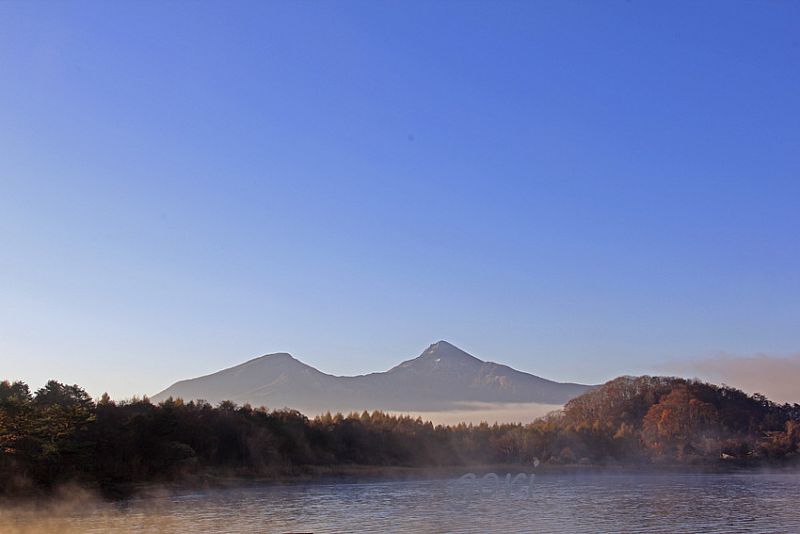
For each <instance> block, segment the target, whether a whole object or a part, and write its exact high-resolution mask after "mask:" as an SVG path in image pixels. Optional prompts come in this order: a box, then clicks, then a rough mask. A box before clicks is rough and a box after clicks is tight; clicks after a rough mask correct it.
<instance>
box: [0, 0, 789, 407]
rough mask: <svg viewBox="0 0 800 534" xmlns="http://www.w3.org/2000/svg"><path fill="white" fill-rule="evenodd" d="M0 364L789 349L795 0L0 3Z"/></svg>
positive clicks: (103, 386) (70, 373)
mask: <svg viewBox="0 0 800 534" xmlns="http://www.w3.org/2000/svg"><path fill="white" fill-rule="evenodd" d="M0 247H1V248H0V371H1V372H0V375H2V377H7V378H17V379H23V380H26V381H28V382H30V383H31V385H32V386H34V387H39V386H41V385H42V384H43V382H44V381H45V380H47V379H48V378H57V379H60V380H62V381H66V382H69V383H79V384H81V385H83V386H85V387H87V389H88V390H89V391H90V393H93V394H95V395H96V394H99V393H100V392H102V391H104V390H107V391H109V392H110V393H111V394H112V396H114V397H116V398H120V397H126V396H129V395H131V394H133V393H139V394H141V393H149V394H152V393H155V392H157V391H159V390H160V389H162V388H163V387H165V386H167V385H169V384H170V383H172V382H173V381H175V380H177V379H181V378H187V377H191V376H196V375H199V374H205V373H208V372H211V371H215V370H218V369H220V368H223V367H227V366H230V365H233V364H236V363H239V362H241V361H244V360H246V359H249V358H251V357H254V356H257V355H260V354H264V353H269V352H277V351H288V352H291V353H292V354H294V355H295V356H296V357H298V358H300V359H301V360H303V361H305V362H307V363H309V364H311V365H314V366H316V367H318V368H319V369H321V370H323V371H326V372H331V373H334V374H357V373H365V372H371V371H379V370H385V369H388V368H389V367H391V366H392V365H394V364H396V363H398V362H399V361H400V360H402V359H407V358H410V357H413V356H416V355H417V354H419V353H420V352H421V351H422V350H424V349H425V348H426V347H427V346H428V345H429V344H430V343H432V342H434V341H436V340H439V339H446V340H448V341H450V342H452V343H454V344H456V345H458V346H460V347H462V348H464V349H465V350H468V351H469V352H471V353H473V354H475V355H476V356H479V357H482V358H484V359H492V360H495V361H500V362H503V363H507V364H509V365H511V366H513V367H516V368H518V369H521V370H525V371H529V372H533V373H536V374H539V375H542V376H545V377H549V378H554V379H559V380H574V381H584V382H590V383H597V382H600V381H603V380H606V379H609V378H612V377H614V376H616V375H619V374H627V373H642V372H655V371H656V370H658V369H663V366H664V365H665V364H667V365H668V364H669V362H671V361H676V362H677V361H681V362H684V363H685V362H686V361H687V360H691V359H693V358H706V357H710V356H713V355H715V354H721V353H725V354H740V355H750V354H754V353H767V354H777V355H781V354H788V353H792V352H797V351H798V350H800V3H798V2H790V1H785V2H780V1H763V2H730V1H724V2H663V3H661V4H660V5H655V3H653V2H644V1H634V2H613V1H607V2H589V1H586V2H438V3H433V2H410V3H405V2H404V3H395V2H281V3H278V2H253V3H247V2H152V3H150V2H91V3H81V2H55V1H53V2H22V1H20V2H14V1H11V2H8V1H6V2H2V3H0Z"/></svg>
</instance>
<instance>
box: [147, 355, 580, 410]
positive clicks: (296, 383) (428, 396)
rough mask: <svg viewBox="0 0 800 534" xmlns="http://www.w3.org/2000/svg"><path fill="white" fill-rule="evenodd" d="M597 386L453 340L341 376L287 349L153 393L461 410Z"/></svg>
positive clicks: (276, 403)
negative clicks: (545, 374)
mask: <svg viewBox="0 0 800 534" xmlns="http://www.w3.org/2000/svg"><path fill="white" fill-rule="evenodd" d="M589 388H590V386H585V385H581V384H571V383H559V382H553V381H551V380H547V379H544V378H540V377H538V376H535V375H532V374H529V373H524V372H522V371H517V370H516V369H512V368H511V367H508V366H505V365H502V364H498V363H494V362H489V361H483V360H480V359H478V358H476V357H475V356H473V355H471V354H469V353H467V352H465V351H463V350H461V349H459V348H458V347H456V346H455V345H452V344H450V343H448V342H447V341H438V342H436V343H434V344H432V345H431V346H429V347H428V348H427V349H425V351H423V353H422V354H420V355H419V356H417V357H416V358H413V359H411V360H407V361H404V362H402V363H401V364H399V365H397V366H395V367H393V368H391V369H389V370H388V371H385V372H382V373H371V374H368V375H361V376H350V377H348V376H333V375H329V374H326V373H323V372H321V371H318V370H317V369H314V368H313V367H311V366H309V365H306V364H304V363H303V362H301V361H299V360H297V359H295V358H293V357H292V356H291V355H289V354H286V353H277V354H268V355H266V356H261V357H260V358H255V359H252V360H249V361H247V362H245V363H243V364H240V365H237V366H235V367H231V368H228V369H223V370H222V371H219V372H216V373H214V374H210V375H207V376H202V377H199V378H193V379H189V380H182V381H180V382H176V383H175V384H173V385H172V386H170V387H168V388H167V389H165V390H164V391H162V392H160V393H158V394H157V395H155V396H153V400H154V401H156V402H159V401H162V400H165V399H167V398H168V397H173V398H178V397H180V398H183V399H184V400H190V399H204V400H206V401H208V402H211V403H217V402H220V401H223V400H231V401H234V402H236V403H239V404H244V403H249V404H251V405H253V406H262V405H263V406H267V407H270V408H280V407H285V406H286V407H290V408H295V409H298V410H300V411H302V412H304V413H307V414H311V415H313V414H317V413H324V412H326V411H332V412H333V411H352V410H359V411H360V410H375V409H381V410H394V411H431V410H448V409H455V408H458V407H459V406H463V405H464V404H467V403H541V404H564V403H566V402H567V401H568V400H569V399H571V398H572V397H575V396H577V395H580V394H581V393H583V392H585V391H586V390H588V389H589Z"/></svg>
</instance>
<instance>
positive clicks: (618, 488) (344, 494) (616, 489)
mask: <svg viewBox="0 0 800 534" xmlns="http://www.w3.org/2000/svg"><path fill="white" fill-rule="evenodd" d="M453 484H454V480H422V481H381V482H370V483H335V484H334V483H319V482H317V483H309V484H284V485H270V486H259V487H248V488H240V489H235V490H234V489H226V490H215V491H207V492H202V493H197V492H184V493H178V494H174V495H169V496H166V495H165V496H160V497H149V498H147V499H137V500H132V501H127V502H124V503H118V504H114V505H95V506H91V507H89V506H83V507H81V508H80V509H75V508H68V509H63V510H55V511H50V512H48V514H47V515H46V517H42V515H43V514H41V513H40V514H39V516H38V517H37V518H36V519H35V520H34V519H33V518H32V517H11V516H12V513H11V512H9V511H8V510H6V511H5V512H0V519H1V520H2V521H3V531H4V532H5V529H10V531H11V532H31V531H34V530H35V531H41V529H47V530H50V529H52V530H56V529H58V531H59V532H65V531H75V532H97V533H105V532H156V531H160V532H243V533H244V532H247V533H249V532H317V533H322V532H361V531H368V532H481V533H483V532H554V533H556V532H557V533H562V532H576V533H582V532H587V533H589V532H591V533H598V532H662V533H670V534H677V533H696V532H709V533H726V534H727V533H738V532H758V533H765V532H782V533H783V532H795V533H797V532H800V514H798V512H797V510H798V505H799V504H800V476H798V475H788V474H780V475H777V474H738V475H672V474H670V475H636V476H627V475H625V476H623V475H582V476H555V475H545V476H542V475H540V476H537V477H536V478H535V482H534V483H533V484H531V485H530V492H528V491H511V492H506V491H483V492H478V493H475V492H473V493H469V494H468V495H467V494H466V493H465V492H460V491H453Z"/></svg>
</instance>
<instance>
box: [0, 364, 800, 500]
mask: <svg viewBox="0 0 800 534" xmlns="http://www.w3.org/2000/svg"><path fill="white" fill-rule="evenodd" d="M799 443H800V405H797V404H794V405H789V404H783V405H779V404H776V403H773V402H771V401H769V400H768V399H766V398H764V397H763V396H761V395H747V394H745V393H743V392H742V391H739V390H737V389H734V388H730V387H726V386H715V385H712V384H707V383H703V382H699V381H693V380H685V379H680V378H669V377H648V376H645V377H621V378H617V379H615V380H612V381H610V382H608V383H606V384H604V385H603V386H600V387H598V388H595V389H593V390H591V391H589V392H587V393H585V394H583V395H581V396H579V397H577V398H575V399H573V400H571V401H570V402H569V403H567V405H566V406H565V407H564V409H563V410H561V411H558V412H553V413H551V414H550V415H548V416H546V417H543V418H540V419H537V420H535V421H533V422H531V423H530V424H525V425H523V424H493V425H489V424H486V423H482V424H459V425H453V426H443V425H436V426H435V425H433V424H432V423H430V422H426V421H423V420H422V419H421V418H419V417H416V418H414V417H409V416H402V415H389V414H386V413H383V412H380V411H374V412H372V413H369V412H366V411H365V412H362V413H350V414H347V415H343V414H330V413H328V414H325V415H322V416H318V417H314V418H309V417H306V416H305V415H303V414H301V413H300V412H298V411H295V410H291V409H279V410H268V409H267V408H264V407H259V408H253V407H252V406H249V405H245V406H237V405H235V404H234V403H232V402H229V401H224V402H221V403H219V404H218V405H217V406H211V405H210V404H208V403H207V402H203V401H191V402H184V401H183V400H181V399H168V400H166V401H164V402H161V403H159V404H153V403H151V402H150V401H149V400H148V399H147V398H143V399H137V398H134V399H131V400H126V401H121V402H114V401H112V400H111V399H110V398H109V397H108V395H106V394H104V395H103V396H102V397H101V398H99V399H97V400H96V401H95V400H94V399H92V398H91V397H90V396H89V395H88V394H87V393H86V391H85V390H83V389H82V388H80V387H79V386H77V385H66V384H62V383H59V382H57V381H50V382H48V383H47V384H46V385H45V386H44V387H42V388H41V389H39V390H37V391H35V392H33V393H32V392H31V390H30V388H29V387H28V386H27V385H26V384H24V383H22V382H13V383H12V382H8V381H4V382H0V494H2V495H20V494H25V493H31V492H37V491H46V490H48V489H51V488H53V487H55V486H57V485H59V484H61V483H65V482H78V483H81V484H85V485H87V486H90V487H94V488H97V489H100V490H102V491H105V492H108V493H114V492H115V491H119V489H120V488H125V487H130V486H131V485H132V484H136V483H148V482H170V481H178V480H185V479H186V478H187V477H192V476H199V475H220V474H225V475H232V476H258V477H278V476H293V475H297V474H302V473H307V472H309V471H312V470H314V469H319V468H330V467H346V466H405V467H448V466H452V467H456V466H476V465H494V464H524V465H531V464H532V463H533V461H534V459H541V461H542V462H543V463H544V464H545V465H548V464H579V465H580V464H584V465H605V466H609V465H637V466H647V465H653V464H716V463H725V462H729V463H733V464H744V465H754V464H765V463H769V464H787V463H792V462H797V461H798V457H800V453H798V444H799Z"/></svg>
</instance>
